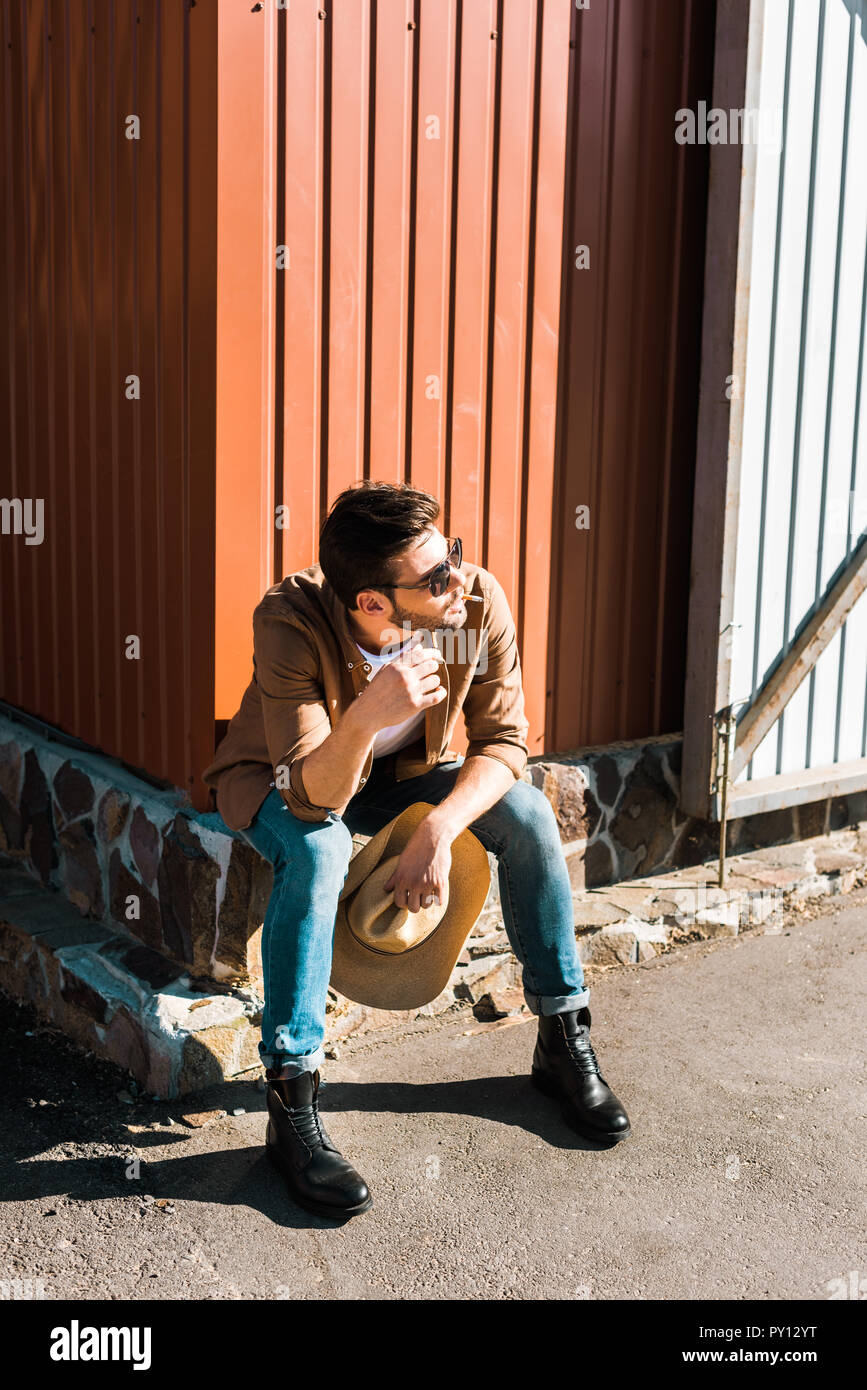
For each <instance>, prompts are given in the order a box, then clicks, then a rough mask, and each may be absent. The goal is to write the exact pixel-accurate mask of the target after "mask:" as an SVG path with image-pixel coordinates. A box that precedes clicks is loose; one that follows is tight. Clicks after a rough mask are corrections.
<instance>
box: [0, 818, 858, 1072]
mask: <svg viewBox="0 0 867 1390" xmlns="http://www.w3.org/2000/svg"><path fill="white" fill-rule="evenodd" d="M362 842H363V837H358V845H360V844H361V843H362ZM0 868H2V871H3V872H2V879H0V885H2V888H0V985H2V987H3V989H4V991H5V992H6V993H8V994H11V995H13V996H14V997H17V998H20V999H23V1000H26V1001H28V1002H30V1003H32V1004H33V1005H34V1006H35V1008H36V1011H37V1013H38V1015H39V1017H40V1018H41V1019H42V1021H43V1022H44V1023H45V1024H47V1025H49V1026H50V1027H55V1028H58V1029H59V1030H61V1031H62V1032H63V1033H65V1034H66V1035H67V1036H69V1037H71V1038H72V1039H73V1040H74V1041H76V1042H77V1043H78V1044H79V1045H80V1046H81V1047H82V1048H83V1049H85V1050H86V1051H87V1052H90V1053H93V1054H95V1055H96V1056H99V1057H103V1058H106V1059H108V1060H110V1061H113V1062H115V1063H116V1064H117V1065H119V1066H121V1067H123V1068H124V1069H126V1070H127V1071H129V1072H130V1073H131V1074H132V1076H133V1077H134V1078H135V1079H136V1081H137V1082H138V1083H139V1085H140V1086H141V1087H142V1088H143V1089H144V1090H145V1091H147V1092H149V1093H151V1094H152V1095H155V1096H160V1097H165V1098H173V1097H176V1096H181V1095H186V1094H190V1093H195V1092H198V1091H201V1090H205V1089H207V1088H208V1087H209V1086H211V1085H214V1084H217V1083H219V1082H221V1081H225V1080H231V1079H233V1078H235V1077H239V1076H244V1075H246V1076H249V1075H250V1074H251V1073H253V1074H255V1073H257V1072H259V1071H260V1069H261V1064H260V1061H259V1054H258V1043H259V1038H260V1032H259V1021H260V1009H261V999H260V998H259V996H258V995H257V993H256V991H255V989H254V988H252V987H247V988H243V987H240V986H228V985H224V986H220V987H215V986H214V984H213V983H212V982H209V981H207V980H203V979H201V978H200V977H196V976H194V975H191V974H190V972H188V971H185V970H184V969H183V968H182V967H180V966H179V965H178V964H177V962H174V961H171V960H170V959H168V958H167V957H165V956H164V955H162V954H160V953H159V952H157V951H155V950H153V949H152V948H149V947H147V946H145V945H143V944H142V943H141V942H139V941H137V940H135V939H134V938H133V937H131V936H129V935H126V934H121V933H119V932H117V931H116V930H113V929H112V928H111V927H110V926H106V925H105V924H104V923H97V922H88V921H86V920H83V919H82V917H81V915H80V913H79V912H78V910H77V909H76V908H74V907H72V906H71V905H70V904H69V903H68V902H66V901H65V900H64V898H63V897H62V896H61V895H60V894H59V893H57V892H54V891H51V890H50V889H46V888H44V887H42V886H40V885H39V884H38V883H36V882H35V881H34V879H33V877H32V876H31V875H29V874H28V873H26V872H25V871H24V870H23V869H22V868H21V867H20V866H15V865H12V866H10V865H9V864H8V863H7V864H5V865H0ZM716 870H717V865H716V863H715V862H713V861H708V862H707V863H705V864H703V865H698V866H690V867H689V868H687V869H683V870H680V871H673V872H668V873H664V874H656V875H649V876H647V877H645V878H641V879H633V880H631V881H629V882H626V883H621V884H614V885H610V886H609V887H606V888H602V889H595V890H589V891H587V892H584V893H576V894H575V895H574V903H575V927H576V935H577V940H578V946H579V953H580V955H581V959H582V963H583V964H584V965H585V969H586V976H587V982H588V984H589V985H590V986H591V988H592V984H593V980H594V978H597V977H598V975H599V973H601V972H603V971H605V970H608V969H611V968H616V967H619V966H622V965H628V964H636V963H640V962H642V961H645V960H648V959H651V958H653V957H655V956H657V955H660V954H663V953H667V952H670V951H672V950H675V949H677V948H678V946H680V945H681V944H683V943H685V942H689V941H694V940H699V939H710V938H713V937H718V936H736V935H738V934H739V933H741V932H744V931H761V932H766V933H776V932H780V931H782V929H783V923H784V922H785V920H786V918H787V916H789V915H791V914H792V913H793V912H796V911H798V910H804V908H805V905H806V903H807V902H808V901H810V900H812V899H817V898H823V897H827V896H828V895H831V894H839V893H848V892H851V891H852V890H853V889H854V888H856V887H859V886H863V885H864V884H865V883H867V822H865V823H859V824H858V825H856V826H854V827H851V828H849V829H847V830H844V831H838V832H836V833H834V834H831V835H824V836H818V837H812V838H811V839H809V840H806V841H803V842H801V843H800V844H799V845H797V846H785V847H782V849H781V848H780V847H777V848H769V849H761V850H756V851H753V852H749V853H744V854H740V855H737V856H735V857H734V858H732V859H731V860H729V862H728V879H727V884H726V887H725V888H723V889H720V888H719V887H718V886H717V882H716ZM487 912H488V915H487V916H486V915H485V913H483V914H482V917H480V918H479V921H478V922H477V923H476V925H475V927H474V929H473V933H472V934H471V936H470V937H469V939H468V941H467V945H466V948H465V950H464V951H463V952H462V953H461V956H460V958H459V960H458V964H457V965H456V967H455V970H454V972H453V975H452V979H451V980H450V982H449V986H448V988H447V989H446V990H444V991H443V993H442V994H441V995H440V996H439V997H438V998H437V999H435V1000H433V1001H432V1002H431V1003H429V1004H427V1005H425V1006H424V1008H422V1009H416V1010H409V1011H406V1012H403V1011H395V1012H387V1011H383V1010H378V1009H370V1008H367V1007H365V1006H363V1005H359V1004H355V1003H353V1002H352V1001H350V1000H347V999H344V998H342V997H341V996H340V995H338V994H336V993H335V991H333V990H329V994H328V1003H327V1014H326V1053H327V1055H332V1056H336V1055H338V1053H339V1051H340V1048H341V1046H342V1045H344V1044H348V1045H350V1046H351V1045H353V1042H354V1041H355V1040H361V1039H362V1038H363V1037H364V1036H365V1035H373V1036H385V1035H386V1034H389V1035H393V1034H394V1032H395V1031H400V1030H401V1029H405V1028H407V1027H409V1026H411V1025H412V1024H413V1023H414V1021H415V1020H420V1019H424V1018H427V1017H435V1016H438V1015H441V1014H445V1013H447V1012H450V1011H455V1012H457V1011H462V1012H464V1013H466V1014H467V1016H468V1017H469V1018H470V1019H472V1017H473V1015H474V1016H475V1019H476V1020H477V1021H478V1026H479V1027H483V1028H488V1027H499V1026H502V1025H503V1024H507V1023H510V1022H513V1021H516V1020H517V1019H519V1018H520V1017H525V1018H527V1017H529V1013H528V1010H527V1007H526V1004H524V1002H523V999H522V991H521V989H520V966H519V964H518V962H517V960H516V959H515V957H514V955H513V954H512V953H511V951H510V950H509V948H508V938H507V937H506V936H505V933H504V931H503V925H502V918H501V917H500V918H499V927H497V926H496V921H497V914H496V912H492V911H491V910H490V909H488V910H487Z"/></svg>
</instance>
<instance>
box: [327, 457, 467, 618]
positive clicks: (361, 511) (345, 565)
mask: <svg viewBox="0 0 867 1390" xmlns="http://www.w3.org/2000/svg"><path fill="white" fill-rule="evenodd" d="M439 514H440V504H439V502H438V501H437V499H436V498H435V497H434V496H432V495H431V493H429V492H422V491H420V490H419V488H415V487H411V486H410V484H409V483H377V482H372V481H370V480H368V481H365V482H362V483H356V484H355V486H354V487H350V488H347V489H346V491H345V492H341V494H340V496H339V497H337V498H335V500H334V503H333V505H332V507H331V511H330V512H329V513H328V516H327V517H326V519H325V522H324V523H323V526H322V530H321V531H320V533H319V565H320V567H321V569H322V573H323V574H324V575H325V578H326V579H327V580H328V583H329V584H330V585H331V587H332V589H333V590H334V592H335V593H336V594H337V597H338V598H339V599H340V600H341V602H342V603H345V604H346V606H347V608H355V607H356V598H357V596H358V592H359V590H360V589H386V590H388V589H390V588H392V587H393V586H392V584H391V582H390V581H391V580H392V579H393V578H394V572H395V571H394V563H393V562H394V560H395V558H396V556H398V555H400V554H401V553H402V552H403V551H404V550H406V548H407V546H408V545H409V544H410V543H411V542H412V541H414V540H416V539H417V538H418V537H419V536H423V535H424V533H425V531H427V530H429V529H430V527H431V526H432V525H433V523H434V522H435V521H436V519H437V517H438V516H439Z"/></svg>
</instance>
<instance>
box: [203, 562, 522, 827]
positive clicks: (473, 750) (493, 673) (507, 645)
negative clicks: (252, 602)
mask: <svg viewBox="0 0 867 1390" xmlns="http://www.w3.org/2000/svg"><path fill="white" fill-rule="evenodd" d="M461 569H462V571H463V572H464V574H465V575H466V579H467V585H466V593H468V594H478V595H480V596H481V597H482V598H483V600H484V602H483V603H468V604H467V617H466V621H465V623H464V626H463V627H462V628H460V629H459V630H458V631H457V632H455V633H453V634H449V633H444V632H443V631H442V630H438V631H437V632H435V633H426V634H425V638H424V640H425V641H426V642H427V643H428V644H430V643H431V641H433V642H435V644H436V646H437V647H438V648H439V649H440V651H442V652H443V654H444V656H445V658H446V659H445V661H443V662H442V663H441V665H440V679H441V681H442V682H443V684H444V685H445V686H446V688H447V689H448V699H446V700H441V701H440V703H439V704H438V705H432V706H430V707H429V708H428V709H427V711H426V713H425V733H424V736H423V737H422V735H419V737H418V738H417V739H416V740H415V741H414V742H413V743H410V744H407V745H406V747H404V748H401V749H399V750H398V752H397V754H396V755H395V769H394V775H395V778H396V780H397V781H403V779H404V778H406V777H416V776H419V775H420V774H421V773H424V772H427V771H429V770H430V769H431V768H432V767H435V766H436V764H437V763H449V762H454V761H455V760H456V758H457V757H458V756H459V755H458V754H457V753H455V752H453V751H452V750H451V749H449V746H448V745H449V740H450V738H451V736H452V732H453V730H454V728H455V724H456V722H457V717H458V712H459V711H461V710H463V715H464V721H465V725H466V731H467V740H468V747H467V754H466V756H467V757H473V756H476V755H479V754H480V755H483V756H484V757H488V758H496V759H498V760H499V761H500V762H503V763H505V764H506V765H507V767H509V768H511V770H512V772H513V773H514V775H515V778H516V779H518V778H520V777H521V774H522V773H523V771H524V768H525V766H526V763H527V757H528V754H529V749H528V746H527V741H526V740H527V734H528V731H529V724H528V721H527V719H526V717H525V715H524V694H523V689H522V686H521V664H520V660H519V657H518V646H517V641H516V637H515V625H514V622H513V621H512V615H511V612H510V611H509V605H508V601H507V599H506V595H505V593H504V592H503V589H502V586H501V585H500V583H499V581H498V580H497V579H495V578H494V576H493V575H492V574H491V573H489V571H488V570H484V569H482V568H481V567H480V566H479V565H471V564H468V563H466V562H464V563H463V564H462V566H461ZM369 672H370V665H369V663H368V662H366V661H365V660H364V657H363V656H362V655H361V652H360V651H359V650H358V647H357V646H356V645H355V641H354V639H353V637H352V634H351V633H350V631H349V627H348V624H347V620H346V608H345V606H344V605H343V604H342V603H341V602H340V600H339V599H338V597H337V595H336V594H335V593H334V590H333V589H332V588H331V586H330V584H329V583H328V581H327V580H326V578H325V576H324V575H323V573H322V570H321V569H320V567H319V565H311V566H310V567H309V568H308V569H305V570H299V571H298V573H297V574H290V575H288V576H287V577H286V578H285V579H284V580H283V581H282V583H280V584H275V585H274V586H273V587H272V588H270V589H269V590H268V592H267V593H266V594H265V596H264V597H263V598H262V600H261V602H260V603H259V604H258V605H257V607H256V609H255V610H254V613H253V679H252V680H251V682H250V684H249V685H248V687H247V689H246V691H245V692H244V697H243V699H242V701H241V708H240V709H239V710H238V713H237V714H236V715H235V717H234V718H233V719H232V720H231V722H230V724H229V727H228V729H227V730H226V734H225V737H224V738H223V739H222V741H221V743H220V746H219V747H218V749H217V752H216V756H215V758H214V761H213V762H212V763H211V765H210V767H208V768H206V769H205V772H204V773H203V774H202V778H203V781H204V782H206V783H207V785H208V786H211V787H215V788H216V792H217V809H218V810H219V812H220V814H221V816H222V817H223V819H224V821H225V822H226V824H227V825H228V826H230V827H231V829H233V830H242V829H245V828H246V827H247V826H248V825H250V823H251V822H252V820H253V818H254V816H255V815H256V812H257V811H258V810H259V807H260V806H261V804H262V802H263V801H264V800H265V797H266V796H267V795H268V792H269V790H270V787H271V784H272V782H273V781H275V780H276V782H277V787H278V790H279V791H280V793H281V795H282V797H283V799H284V801H285V802H286V804H287V805H288V807H289V809H290V811H292V813H293V814H294V815H295V816H297V817H298V818H299V819H300V820H305V821H324V820H326V819H327V817H328V814H329V812H330V811H335V812H337V813H338V814H342V812H343V811H344V810H345V809H346V806H347V805H348V802H345V803H344V804H343V806H333V807H330V806H315V805H313V803H312V802H311V801H310V800H309V799H308V797H307V794H306V792H305V790H304V783H303V782H302V780H301V769H302V767H303V765H304V759H305V757H306V756H307V754H308V753H312V752H313V750H314V748H318V747H319V745H320V743H323V742H324V740H325V739H326V738H327V737H328V735H329V734H330V733H331V730H332V728H333V727H334V726H335V725H336V724H337V723H338V721H339V720H340V719H341V717H342V716H343V714H344V713H345V711H346V710H347V708H348V707H349V702H350V701H351V700H354V699H355V698H356V697H357V696H358V695H360V694H361V693H362V691H363V689H364V687H365V685H366V684H367V683H368V681H369V680H370V679H372V677H371V676H370V674H369ZM474 672H475V674H474ZM372 762H373V755H372V751H371V752H369V753H368V755H367V758H366V760H365V764H364V767H363V769H362V772H361V776H360V777H359V781H358V787H356V791H358V790H359V789H360V788H361V787H362V786H363V785H364V783H365V782H366V781H367V779H368V777H369V776H370V769H371V765H372ZM287 769H288V773H287Z"/></svg>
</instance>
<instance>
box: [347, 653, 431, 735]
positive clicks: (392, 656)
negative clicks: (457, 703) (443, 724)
mask: <svg viewBox="0 0 867 1390" xmlns="http://www.w3.org/2000/svg"><path fill="white" fill-rule="evenodd" d="M355 645H356V647H358V650H359V651H360V652H361V654H362V656H363V657H364V659H365V661H369V662H370V665H371V667H372V672H373V673H372V675H371V680H372V679H373V676H374V675H375V674H376V672H377V671H378V670H379V669H380V667H381V666H387V665H388V663H389V662H390V661H396V660H397V658H398V657H399V656H400V655H401V654H402V652H404V651H405V650H406V648H407V647H408V646H409V643H408V642H407V643H405V645H404V646H403V647H401V648H400V651H396V652H389V654H388V655H387V656H383V655H382V653H381V652H368V651H365V649H364V647H362V646H361V645H360V644H359V643H358V642H356V644H355ZM424 716H425V711H424V710H423V709H420V710H419V711H418V713H417V714H412V715H410V717H409V719H405V720H404V721H403V723H402V724H389V725H388V726H387V727H386V728H385V729H378V730H377V733H376V737H375V738H374V740H373V756H374V757H375V758H382V757H384V756H385V754H386V753H394V752H395V751H396V750H397V749H398V748H403V747H405V746H406V744H408V743H412V741H413V739H416V738H418V736H419V734H420V733H421V732H422V730H423V729H424Z"/></svg>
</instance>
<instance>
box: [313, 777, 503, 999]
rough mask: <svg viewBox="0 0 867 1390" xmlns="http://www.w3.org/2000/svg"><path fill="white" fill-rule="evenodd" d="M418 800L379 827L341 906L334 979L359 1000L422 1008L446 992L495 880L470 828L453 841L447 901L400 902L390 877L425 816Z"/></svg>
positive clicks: (355, 863) (350, 876)
mask: <svg viewBox="0 0 867 1390" xmlns="http://www.w3.org/2000/svg"><path fill="white" fill-rule="evenodd" d="M432 810H433V806H431V805H430V803H429V802H426V801H416V802H415V803H414V804H413V805H412V806H408V807H407V808H406V810H405V811H401V813H400V815H399V816H395V818H394V820H392V821H390V822H389V823H388V825H384V826H383V828H382V829H381V830H380V831H378V832H377V834H376V835H374V836H373V838H372V839H370V840H369V841H368V842H367V844H366V845H364V847H363V848H362V849H360V850H359V852H358V854H356V856H355V858H354V859H353V860H352V861H351V863H350V865H349V872H348V873H347V875H346V880H345V882H344V885H343V891H342V893H341V894H340V899H339V901H338V906H337V920H336V922H335V926H334V946H333V953H332V961H331V984H332V986H333V988H334V989H336V990H337V991H338V992H339V993H340V994H343V995H345V997H346V998H347V999H352V1000H354V1001H355V1003H356V1004H367V1005H369V1006H370V1007H372V1008H376V1009H417V1008H421V1006H422V1005H423V1004H429V1003H430V1001H431V1000H432V999H436V997H437V995H439V994H442V992H443V990H444V989H445V987H446V985H447V984H448V982H449V978H450V976H451V973H452V971H453V970H454V968H455V963H456V962H457V959H458V956H459V955H460V953H461V951H462V950H463V947H464V943H465V941H466V939H467V937H468V936H469V934H470V932H471V931H472V929H473V926H474V925H475V922H476V920H477V918H478V916H479V913H480V912H481V910H482V908H483V907H484V905H485V899H486V898H487V896H488V889H489V887H490V883H491V872H490V865H489V863H488V856H487V854H486V852H485V848H484V845H483V844H482V843H481V841H480V840H479V839H477V838H476V836H475V835H474V834H473V833H472V831H470V830H462V831H461V833H460V834H459V835H458V836H457V837H456V839H455V840H453V842H452V846H451V851H452V866H451V870H450V872H449V881H448V891H447V893H446V901H445V902H444V903H442V904H437V903H435V904H433V906H431V907H422V908H420V910H419V911H418V912H410V911H409V909H408V908H405V907H397V906H396V905H395V901H394V895H393V893H392V892H388V893H386V892H385V890H384V889H383V886H382V885H383V883H385V882H386V881H387V880H388V879H389V878H390V877H391V874H392V873H393V871H394V869H395V867H396V866H397V861H398V859H399V858H400V855H401V853H402V851H403V850H404V848H405V847H406V845H407V843H408V842H409V839H410V837H411V835H412V834H413V832H414V831H415V829H416V828H417V826H418V825H419V824H420V822H421V821H422V820H423V819H424V817H425V816H426V815H427V813H428V811H432Z"/></svg>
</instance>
